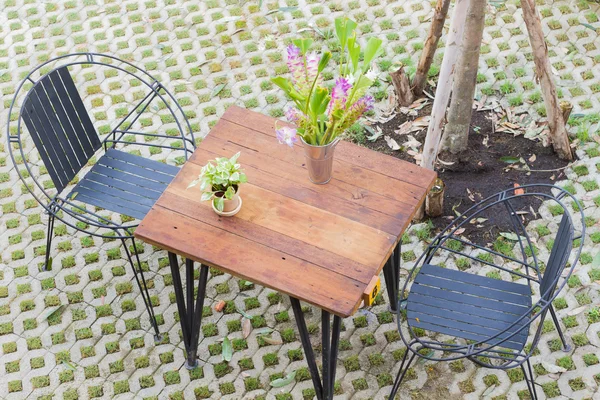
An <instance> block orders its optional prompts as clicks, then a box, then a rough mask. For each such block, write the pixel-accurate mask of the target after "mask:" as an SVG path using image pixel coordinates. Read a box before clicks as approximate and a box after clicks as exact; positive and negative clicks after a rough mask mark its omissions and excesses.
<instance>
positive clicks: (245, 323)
mask: <svg viewBox="0 0 600 400" xmlns="http://www.w3.org/2000/svg"><path fill="white" fill-rule="evenodd" d="M250 332H252V323H251V322H250V320H249V319H248V318H242V335H243V336H244V339H246V338H247V337H248V336H250Z"/></svg>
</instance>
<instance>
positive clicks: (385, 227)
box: [190, 138, 408, 236]
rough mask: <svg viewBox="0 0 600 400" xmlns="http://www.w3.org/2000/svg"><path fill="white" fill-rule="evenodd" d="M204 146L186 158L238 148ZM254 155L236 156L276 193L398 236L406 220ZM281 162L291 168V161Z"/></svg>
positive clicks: (201, 159)
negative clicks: (280, 170)
mask: <svg viewBox="0 0 600 400" xmlns="http://www.w3.org/2000/svg"><path fill="white" fill-rule="evenodd" d="M214 140H219V139H216V138H214V139H213V141H214ZM228 145H229V146H228ZM208 147H210V146H207V145H206V143H203V144H202V145H201V146H200V147H198V149H196V151H195V152H194V155H193V156H192V157H191V161H190V162H193V163H195V164H199V165H205V164H206V163H208V162H209V161H211V160H214V159H215V158H216V157H223V156H228V155H231V154H235V153H236V152H237V151H238V150H237V149H236V148H235V145H233V144H231V143H227V144H226V145H225V146H223V147H225V149H223V148H222V147H221V146H217V147H216V149H215V151H214V152H211V151H206V150H205V148H208ZM258 157H261V155H260V154H258V153H255V152H252V151H250V150H247V151H244V152H242V154H241V155H240V158H239V160H238V161H239V162H240V163H241V164H242V168H243V169H244V171H245V173H246V176H247V177H248V181H249V182H251V183H253V184H255V185H256V186H260V187H261V188H264V189H267V190H269V191H272V192H276V193H280V194H282V195H284V196H286V197H289V198H292V199H294V200H298V201H301V202H303V203H306V204H309V205H311V206H313V207H318V208H320V209H323V210H326V211H329V212H331V213H334V214H337V215H339V216H341V217H344V218H347V219H351V220H353V221H356V222H359V223H361V224H363V225H367V226H369V227H371V228H374V229H377V230H382V231H384V232H386V233H389V234H391V235H394V236H398V235H400V234H401V233H402V231H403V228H404V226H405V225H406V223H407V221H408V217H407V215H406V214H404V215H401V218H395V217H391V216H388V215H386V214H383V213H382V212H380V211H378V210H373V209H370V208H367V207H364V206H361V205H360V204H357V203H355V202H353V201H352V200H350V199H346V198H340V197H336V196H332V195H330V194H329V191H328V190H327V188H324V187H323V185H314V184H312V183H311V182H309V181H308V180H307V179H306V177H305V176H304V172H305V171H304V170H303V169H302V168H300V167H298V168H297V170H299V171H298V172H301V173H302V174H301V175H302V176H301V178H304V179H299V181H300V182H297V181H291V180H289V179H288V177H287V176H284V177H280V176H278V175H277V172H278V168H277V166H273V163H269V162H268V161H267V160H263V159H259V160H257V159H256V158H258ZM263 157H264V156H263ZM250 160H252V161H250ZM283 164H284V165H286V166H289V167H292V168H293V166H292V165H291V164H286V163H283ZM264 167H267V169H268V170H267V171H265V170H263V169H262V168H264ZM290 175H292V176H297V175H298V173H295V174H294V173H292V174H290ZM288 176H289V175H288ZM403 209H404V207H403ZM407 213H408V212H407Z"/></svg>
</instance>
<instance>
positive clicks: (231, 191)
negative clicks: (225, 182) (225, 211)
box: [225, 186, 235, 200]
mask: <svg viewBox="0 0 600 400" xmlns="http://www.w3.org/2000/svg"><path fill="white" fill-rule="evenodd" d="M234 195H235V189H234V188H233V186H229V187H228V188H227V190H226V191H225V198H226V199H227V200H231V199H233V196H234Z"/></svg>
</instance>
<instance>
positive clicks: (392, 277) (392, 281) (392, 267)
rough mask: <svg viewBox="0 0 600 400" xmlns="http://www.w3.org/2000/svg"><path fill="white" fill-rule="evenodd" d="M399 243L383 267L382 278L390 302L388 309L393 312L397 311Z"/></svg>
mask: <svg viewBox="0 0 600 400" xmlns="http://www.w3.org/2000/svg"><path fill="white" fill-rule="evenodd" d="M400 245H401V243H400V242H399V243H398V245H397V246H396V248H395V249H394V251H393V252H392V255H390V258H389V259H388V260H387V262H386V263H385V265H384V266H383V277H384V279H385V287H386V290H387V294H388V300H389V302H390V309H391V310H392V311H394V312H396V311H398V285H399V282H398V279H399V276H400V260H401V256H400V252H401V248H400Z"/></svg>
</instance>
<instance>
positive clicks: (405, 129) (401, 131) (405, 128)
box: [394, 121, 412, 135]
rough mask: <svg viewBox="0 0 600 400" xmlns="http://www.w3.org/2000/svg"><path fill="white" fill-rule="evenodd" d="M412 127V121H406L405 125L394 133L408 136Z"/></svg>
mask: <svg viewBox="0 0 600 400" xmlns="http://www.w3.org/2000/svg"><path fill="white" fill-rule="evenodd" d="M411 127H412V121H406V122H405V123H403V124H402V125H400V126H399V127H398V129H396V130H395V131H394V133H396V134H398V135H406V134H407V133H409V132H410V128H411Z"/></svg>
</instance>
